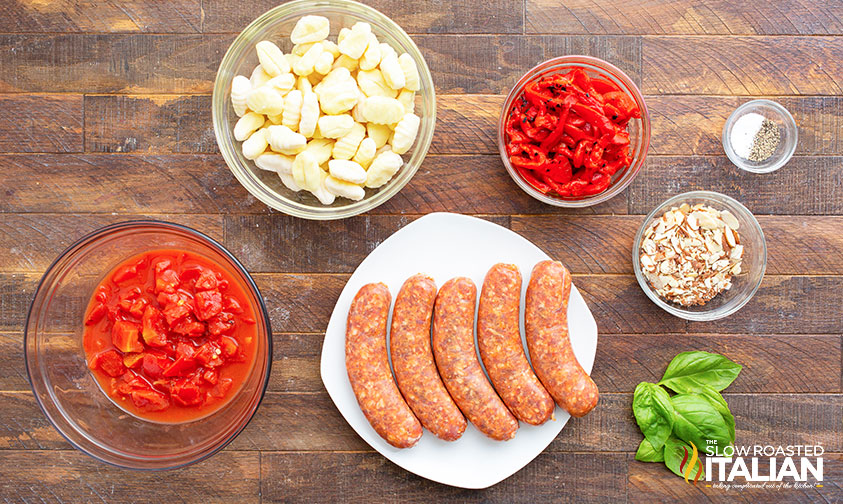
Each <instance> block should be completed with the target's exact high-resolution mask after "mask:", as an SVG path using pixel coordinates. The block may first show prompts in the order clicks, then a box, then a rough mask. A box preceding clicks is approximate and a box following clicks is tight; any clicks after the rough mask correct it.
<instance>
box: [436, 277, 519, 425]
mask: <svg viewBox="0 0 843 504" xmlns="http://www.w3.org/2000/svg"><path fill="white" fill-rule="evenodd" d="M476 302H477V287H475V285H474V282H472V281H471V280H470V279H468V278H462V277H460V278H452V279H451V280H448V281H447V282H445V285H443V286H442V288H441V289H439V293H438V294H437V295H436V305H435V308H434V310H433V355H434V357H435V359H436V367H437V368H438V369H439V374H440V375H441V376H442V381H443V382H445V386H446V387H447V389H448V392H450V394H451V397H452V398H453V399H454V401H455V402H456V403H457V406H459V408H460V410H462V412H463V413H464V414H465V416H466V417H468V419H469V420H470V421H471V423H473V424H474V426H475V427H477V428H478V429H479V430H480V431H481V432H482V433H483V434H485V435H487V436H489V437H490V438H492V439H496V440H498V441H505V440H508V439H512V438H513V436H515V431H516V430H518V420H516V419H515V417H514V416H512V413H510V412H509V410H508V409H507V408H506V405H504V403H503V401H501V398H500V397H498V394H497V393H496V392H495V390H494V389H493V388H492V385H491V384H490V383H489V380H487V379H486V375H485V374H483V369H482V368H481V367H480V362H479V361H478V360H477V353H476V350H475V346H474V308H475V306H476Z"/></svg>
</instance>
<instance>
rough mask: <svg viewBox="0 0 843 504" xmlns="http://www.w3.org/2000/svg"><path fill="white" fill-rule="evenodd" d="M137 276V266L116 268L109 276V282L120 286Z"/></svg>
mask: <svg viewBox="0 0 843 504" xmlns="http://www.w3.org/2000/svg"><path fill="white" fill-rule="evenodd" d="M137 276H138V265H137V264H132V265H130V266H123V267H121V268H117V270H116V271H115V272H114V274H113V275H111V281H112V282H114V283H116V284H121V283H123V282H126V281H128V280H132V279H133V278H136V277H137Z"/></svg>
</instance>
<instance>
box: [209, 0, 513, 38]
mask: <svg viewBox="0 0 843 504" xmlns="http://www.w3.org/2000/svg"><path fill="white" fill-rule="evenodd" d="M366 3H367V4H368V5H369V6H371V7H374V8H375V9H378V10H379V11H381V12H383V13H384V14H386V15H387V16H389V17H390V18H391V19H392V20H393V21H395V22H396V23H397V24H398V25H399V26H400V27H401V28H403V29H404V31H406V32H407V33H522V30H523V14H524V7H523V5H520V4H518V5H515V4H514V3H513V2H510V1H507V0H491V1H489V2H484V3H483V6H482V8H481V7H480V6H479V5H478V4H476V3H474V2H472V1H471V0H456V1H453V2H439V1H436V0H426V1H423V2H413V3H412V4H410V3H407V2H404V1H402V0H373V1H368V2H366ZM277 5H278V2H277V1H275V0H258V1H256V2H252V3H251V4H250V6H249V8H248V9H244V8H242V7H241V6H238V5H236V4H233V3H231V2H226V1H225V0H205V1H204V2H203V6H202V12H203V14H204V24H203V26H204V31H205V32H225V33H239V32H240V31H241V30H243V29H244V28H245V27H246V25H248V24H249V23H251V22H252V21H253V20H254V19H255V18H256V17H257V16H258V15H259V14H260V13H263V12H264V11H267V10H269V9H271V8H273V7H275V6H277ZM337 30H338V27H332V30H331V32H332V34H333V35H336V33H337ZM284 35H285V36H286V35H289V34H286V33H285V34H284Z"/></svg>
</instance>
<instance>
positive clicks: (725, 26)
mask: <svg viewBox="0 0 843 504" xmlns="http://www.w3.org/2000/svg"><path fill="white" fill-rule="evenodd" d="M527 33H588V34H619V35H650V34H659V35H819V34H822V35H840V34H842V33H843V15H842V14H841V12H840V9H839V8H837V6H835V4H833V3H830V2H825V1H823V0H759V1H757V2H732V1H729V0H699V1H695V2H676V1H672V0H655V1H650V2H648V3H647V4H646V7H644V8H642V5H640V4H637V3H635V2H628V1H625V0H603V1H598V0H573V1H567V2H564V3H560V2H557V1H555V0H527Z"/></svg>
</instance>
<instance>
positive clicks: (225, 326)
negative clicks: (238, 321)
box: [208, 312, 235, 336]
mask: <svg viewBox="0 0 843 504" xmlns="http://www.w3.org/2000/svg"><path fill="white" fill-rule="evenodd" d="M234 324H235V322H234V315H232V314H230V313H228V312H220V313H218V314H217V315H216V316H214V317H211V319H210V320H208V332H209V333H211V334H212V335H213V336H219V335H221V334H231V333H232V332H233V331H234Z"/></svg>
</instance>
